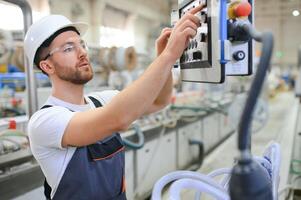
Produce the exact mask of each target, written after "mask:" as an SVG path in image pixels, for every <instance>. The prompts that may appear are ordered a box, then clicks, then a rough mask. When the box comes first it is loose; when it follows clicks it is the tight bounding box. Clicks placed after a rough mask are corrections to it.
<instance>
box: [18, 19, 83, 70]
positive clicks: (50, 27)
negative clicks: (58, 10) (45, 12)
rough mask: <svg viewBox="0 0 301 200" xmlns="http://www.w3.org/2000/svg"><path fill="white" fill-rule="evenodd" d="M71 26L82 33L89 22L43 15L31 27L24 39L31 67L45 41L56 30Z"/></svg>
mask: <svg viewBox="0 0 301 200" xmlns="http://www.w3.org/2000/svg"><path fill="white" fill-rule="evenodd" d="M69 26H71V27H74V28H75V29H76V30H77V31H78V32H79V33H80V34H81V35H83V34H84V33H85V32H86V31H87V29H88V25H87V24H85V23H81V22H76V23H73V22H71V21H70V20H69V19H68V18H66V17H65V16H62V15H49V16H46V17H43V18H42V19H40V20H39V21H37V22H35V23H34V24H32V25H31V26H30V27H29V29H28V31H27V33H26V35H25V39H24V50H25V54H26V56H27V58H28V61H29V67H33V65H34V57H35V54H36V52H37V50H38V48H39V47H40V46H41V45H42V44H43V42H44V41H45V40H47V39H48V38H49V37H50V36H52V35H53V34H54V33H55V32H56V31H58V30H60V29H62V28H65V27H69Z"/></svg>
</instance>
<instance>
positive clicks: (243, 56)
mask: <svg viewBox="0 0 301 200" xmlns="http://www.w3.org/2000/svg"><path fill="white" fill-rule="evenodd" d="M200 4H205V5H207V7H206V8H205V9H203V10H202V11H201V12H199V13H197V14H196V16H197V17H199V19H200V21H201V26H200V27H199V28H198V29H197V34H196V36H195V37H194V38H191V39H190V41H189V44H188V47H187V48H186V49H185V51H184V52H183V55H182V56H181V58H180V60H179V65H180V68H181V74H182V80H183V81H189V82H207V83H222V82H224V80H225V76H226V75H234V76H237V75H251V74H252V72H253V70H252V68H253V66H252V63H253V62H252V57H253V44H252V40H250V38H249V37H248V35H247V34H241V33H243V30H240V29H237V28H235V27H236V26H237V25H238V24H249V25H250V26H251V25H252V22H253V12H251V11H252V9H251V8H252V5H253V1H250V0H249V1H209V0H196V1H191V0H185V1H182V2H181V3H180V4H179V9H178V10H175V11H173V13H172V23H174V22H175V21H176V19H175V18H176V16H177V14H178V17H179V18H181V17H182V16H183V15H184V14H185V13H186V12H187V11H188V10H190V9H192V8H194V7H196V6H198V5H200Z"/></svg>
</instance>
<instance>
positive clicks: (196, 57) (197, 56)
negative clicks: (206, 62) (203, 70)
mask: <svg viewBox="0 0 301 200" xmlns="http://www.w3.org/2000/svg"><path fill="white" fill-rule="evenodd" d="M192 56H193V60H202V58H203V54H202V52H201V51H196V52H193V55H192Z"/></svg>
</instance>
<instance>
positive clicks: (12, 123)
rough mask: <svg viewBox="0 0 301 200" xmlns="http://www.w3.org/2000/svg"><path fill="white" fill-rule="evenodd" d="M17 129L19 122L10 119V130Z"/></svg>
mask: <svg viewBox="0 0 301 200" xmlns="http://www.w3.org/2000/svg"><path fill="white" fill-rule="evenodd" d="M16 128H17V122H16V120H14V119H10V120H9V122H8V129H16Z"/></svg>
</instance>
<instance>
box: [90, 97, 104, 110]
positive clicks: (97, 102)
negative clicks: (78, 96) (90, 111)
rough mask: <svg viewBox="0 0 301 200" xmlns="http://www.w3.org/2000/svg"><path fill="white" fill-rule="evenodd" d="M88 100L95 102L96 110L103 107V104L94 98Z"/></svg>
mask: <svg viewBox="0 0 301 200" xmlns="http://www.w3.org/2000/svg"><path fill="white" fill-rule="evenodd" d="M88 98H89V99H90V100H91V101H92V102H93V104H94V105H95V107H96V108H98V107H102V104H101V103H100V101H98V100H97V99H96V98H94V97H92V96H88Z"/></svg>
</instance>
